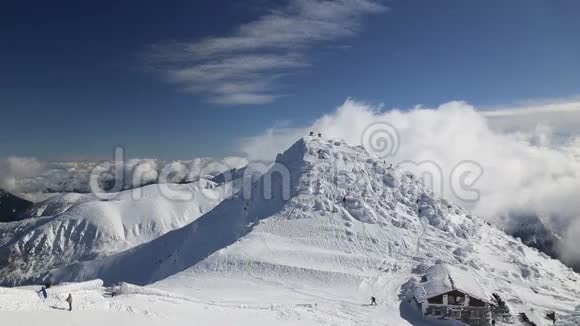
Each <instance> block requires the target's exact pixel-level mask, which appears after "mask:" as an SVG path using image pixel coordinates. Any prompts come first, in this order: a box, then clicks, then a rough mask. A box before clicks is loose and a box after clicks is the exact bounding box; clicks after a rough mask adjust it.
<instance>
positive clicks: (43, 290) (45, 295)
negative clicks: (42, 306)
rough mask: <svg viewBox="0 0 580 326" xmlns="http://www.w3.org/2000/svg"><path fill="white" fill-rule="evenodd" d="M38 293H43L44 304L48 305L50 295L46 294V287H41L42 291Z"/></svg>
mask: <svg viewBox="0 0 580 326" xmlns="http://www.w3.org/2000/svg"><path fill="white" fill-rule="evenodd" d="M36 293H38V294H41V293H42V301H43V302H44V303H46V298H47V297H48V294H47V293H46V287H44V286H43V287H41V288H40V290H38V291H36Z"/></svg>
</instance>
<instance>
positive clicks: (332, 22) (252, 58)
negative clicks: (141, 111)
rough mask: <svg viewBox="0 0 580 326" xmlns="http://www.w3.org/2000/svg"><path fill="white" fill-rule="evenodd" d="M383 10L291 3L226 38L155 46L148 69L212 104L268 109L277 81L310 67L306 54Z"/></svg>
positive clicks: (367, 5)
mask: <svg viewBox="0 0 580 326" xmlns="http://www.w3.org/2000/svg"><path fill="white" fill-rule="evenodd" d="M386 10H387V7H385V6H384V5H383V4H382V3H380V2H378V1H376V0H335V1H328V0H317V1H312V0H311V1H307V0H294V1H291V2H290V3H289V4H288V5H286V6H285V7H283V8H277V9H272V10H271V11H270V12H269V13H268V14H266V15H263V16H261V17H259V18H257V19H256V20H254V21H252V22H250V23H247V24H244V25H241V26H239V27H237V28H236V30H235V31H234V32H233V33H232V34H230V35H227V36H216V37H209V38H206V39H203V40H199V41H193V42H164V43H160V44H155V45H154V46H153V47H152V53H151V55H150V58H151V64H152V65H153V66H154V67H155V69H156V70H159V71H161V73H162V74H163V75H164V77H165V79H166V80H167V81H169V82H173V83H175V84H177V85H179V87H180V89H182V90H184V91H187V92H192V93H199V94H203V95H205V96H206V98H207V99H208V101H210V102H213V103H219V104H226V105H230V104H231V105H234V104H264V103H270V102H272V101H274V100H276V99H277V98H278V97H280V96H283V94H281V93H280V91H278V90H277V89H276V82H277V81H278V80H279V79H280V78H281V77H283V76H285V75H287V74H288V73H290V72H293V71H295V70H296V69H304V68H306V67H308V66H309V65H310V63H309V61H308V52H309V50H310V49H312V48H313V47H315V46H316V45H319V44H321V43H324V42H330V41H334V40H338V39H340V38H343V37H349V36H354V35H356V34H357V33H359V32H360V31H361V29H362V21H363V18H364V17H366V16H368V15H372V14H378V13H382V12H385V11H386Z"/></svg>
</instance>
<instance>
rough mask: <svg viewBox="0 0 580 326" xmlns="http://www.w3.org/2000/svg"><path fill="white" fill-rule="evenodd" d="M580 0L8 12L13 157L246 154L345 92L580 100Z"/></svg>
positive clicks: (478, 100) (3, 16)
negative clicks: (116, 150) (121, 150)
mask: <svg viewBox="0 0 580 326" xmlns="http://www.w3.org/2000/svg"><path fill="white" fill-rule="evenodd" d="M579 35H580V2H578V1H575V0H562V1H548V0H546V1H540V0H526V1H461V0H456V1H451V0H442V1H413V0H405V1H396V0H393V1H384V2H378V1H377V2H375V1H371V0H344V1H338V2H319V1H316V2H315V1H285V2H281V1H272V2H268V1H261V0H255V1H244V3H241V2H240V3H235V4H232V1H215V0H214V1H172V2H170V3H160V2H158V1H124V2H117V1H99V2H96V3H88V2H83V3H79V2H73V1H70V2H69V1H57V2H50V3H49V2H46V1H36V2H34V3H31V2H26V3H17V2H12V3H10V4H5V5H4V6H3V9H2V11H1V12H0V40H2V44H1V45H0V108H1V113H2V119H1V120H0V121H1V125H0V144H1V145H0V158H1V157H6V156H9V155H17V156H34V157H38V158H41V159H48V160H59V159H94V158H108V157H110V156H111V153H112V149H113V147H114V146H115V145H123V146H124V147H125V148H126V150H127V152H128V155H129V156H132V157H159V158H167V159H173V158H191V157H199V156H208V155H212V156H224V155H232V154H237V152H238V148H237V140H239V139H240V138H242V137H248V136H253V135H256V134H259V133H261V132H262V131H263V130H264V129H266V128H268V127H271V126H273V125H276V124H284V123H288V124H290V125H304V124H306V123H308V122H311V121H312V120H314V119H316V118H318V117H319V116H321V115H322V114H324V113H328V112H332V111H333V110H334V109H335V108H336V107H337V106H338V105H340V104H342V103H343V102H344V100H345V99H346V98H347V97H353V98H355V99H359V100H364V101H369V102H371V103H384V105H385V107H387V108H391V107H402V108H408V107H412V106H414V105H416V104H424V105H438V104H441V103H443V102H447V101H450V100H456V99H461V100H466V101H468V102H470V103H472V104H475V105H479V106H497V105H506V104H509V103H514V102H518V101H523V100H530V99H544V98H566V97H570V96H577V95H579V93H580V39H579Z"/></svg>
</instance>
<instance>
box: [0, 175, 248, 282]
mask: <svg viewBox="0 0 580 326" xmlns="http://www.w3.org/2000/svg"><path fill="white" fill-rule="evenodd" d="M236 187H237V186H236V185H233V184H232V183H225V184H222V185H218V184H215V183H214V182H212V181H209V180H205V179H202V180H199V181H197V182H193V183H189V184H181V185H171V191H172V192H171V194H172V197H167V196H165V195H164V194H165V193H162V192H161V190H160V188H159V186H158V185H148V186H144V187H142V188H139V189H134V190H130V191H123V192H121V193H119V194H117V195H116V196H114V198H115V199H114V200H109V201H102V200H99V199H97V198H96V197H94V196H93V195H92V194H65V195H61V196H58V197H54V198H51V199H49V200H47V201H45V202H42V203H40V204H36V205H35V206H34V207H33V208H32V209H31V211H30V212H29V213H30V214H31V215H30V216H36V217H35V218H29V219H26V220H23V221H19V222H13V223H0V284H10V285H13V284H20V283H22V282H24V283H30V282H33V281H36V280H40V279H42V277H43V275H44V274H46V273H47V272H48V271H49V270H50V269H52V268H57V267H62V266H66V265H68V264H71V263H74V262H77V261H83V260H89V259H94V258H96V257H102V256H107V255H111V254H114V253H116V252H120V251H123V250H126V249H128V248H131V247H134V246H137V245H139V244H141V243H145V242H148V241H151V240H153V239H155V238H157V237H158V236H160V235H162V234H165V233H166V232H168V231H170V230H173V229H176V228H180V227H182V226H184V225H186V224H188V223H190V222H191V221H193V220H194V219H195V218H197V217H199V216H201V215H203V214H204V213H205V212H208V211H210V210H211V209H212V208H213V207H214V206H215V205H217V204H218V203H219V202H221V201H222V200H223V199H224V198H226V197H227V196H230V195H231V194H232V192H234V191H235V189H236ZM175 198H180V199H181V200H175Z"/></svg>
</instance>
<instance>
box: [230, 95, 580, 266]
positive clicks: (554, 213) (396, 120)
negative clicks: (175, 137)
mask: <svg viewBox="0 0 580 326" xmlns="http://www.w3.org/2000/svg"><path fill="white" fill-rule="evenodd" d="M575 106H576V103H568V104H565V103H560V104H558V106H556V107H562V108H565V109H562V110H559V111H558V112H561V113H562V114H567V113H570V112H574V113H575V112H576V110H575V109H568V108H573V107H575ZM553 107H554V105H553V104H547V105H546V107H532V109H531V111H530V112H527V111H526V110H525V108H518V110H512V111H506V112H511V113H512V114H504V113H501V112H493V113H492V112H489V111H487V112H481V111H478V110H476V109H475V108H474V107H473V106H471V105H469V104H467V103H464V102H450V103H446V104H443V105H441V106H439V107H437V108H421V107H416V108H414V109H411V110H408V111H400V110H391V111H384V110H383V109H382V108H381V107H376V106H371V105H367V104H364V103H360V102H356V101H353V100H347V101H346V102H345V103H344V104H343V105H341V106H340V107H339V108H338V109H337V110H336V111H335V112H333V113H330V114H327V115H325V116H323V117H321V118H320V119H318V120H316V121H314V122H313V123H312V124H311V125H310V126H307V127H304V128H287V127H286V128H271V129H268V130H266V131H265V132H264V133H263V134H261V135H258V136H256V137H251V138H247V139H245V140H244V141H243V142H242V144H241V146H242V147H241V148H242V150H243V151H244V152H245V153H246V154H247V155H249V156H250V157H251V158H255V159H268V158H270V159H271V158H273V157H275V154H276V153H277V152H278V151H280V150H282V149H284V148H287V147H288V146H289V145H290V144H291V143H293V142H294V141H296V139H298V138H299V137H301V136H303V135H305V134H308V132H309V131H311V130H312V131H314V132H316V133H318V132H321V133H322V134H323V136H324V137H326V138H342V139H344V140H346V141H347V142H349V143H351V144H361V135H363V133H364V130H365V128H366V127H367V126H369V125H371V124H373V123H375V122H378V121H384V122H388V123H389V124H391V125H392V126H394V127H395V128H396V130H397V131H398V136H399V139H400V147H399V150H398V152H397V153H396V155H395V156H394V157H388V158H386V160H388V161H389V162H392V163H395V164H396V163H398V162H405V161H411V162H423V161H433V162H436V163H437V165H438V166H439V167H440V168H441V170H442V171H443V177H444V179H443V180H441V182H442V183H443V184H442V185H441V184H438V183H437V180H435V181H436V182H435V184H434V186H435V189H436V190H437V189H441V192H443V195H444V196H446V197H448V198H452V199H453V198H454V199H455V200H456V201H457V202H458V203H460V204H462V205H464V206H466V207H467V208H469V209H471V210H472V211H473V212H474V213H476V214H478V215H481V216H483V217H485V218H488V219H491V220H494V219H498V220H497V221H499V217H501V216H506V215H510V214H511V215H512V216H518V215H519V216H521V215H522V214H538V215H539V216H542V217H545V218H547V219H549V221H548V222H549V223H551V225H552V226H553V227H555V228H558V229H559V230H560V231H561V232H562V233H564V234H563V235H564V236H565V239H564V240H565V241H564V244H565V246H564V248H562V249H563V254H564V255H565V258H566V259H567V260H568V261H580V253H578V251H577V250H575V248H577V247H576V246H575V239H577V238H578V236H580V219H579V217H580V201H578V200H577V197H578V196H579V195H580V162H579V161H578V160H577V157H578V156H575V155H578V154H579V153H580V146H578V145H580V138H579V137H578V134H580V127H579V126H580V124H578V122H579V121H580V120H576V129H575V130H572V129H570V130H569V132H567V134H566V135H565V136H564V135H562V134H559V135H558V137H555V134H556V131H557V132H558V133H560V132H561V130H560V129H558V128H555V127H552V126H550V122H551V121H555V122H562V121H563V119H561V118H560V117H558V113H557V112H554V111H553V109H552V108H553ZM544 112H548V113H549V114H550V115H551V116H552V118H553V120H550V121H544V120H543V119H541V118H537V117H536V121H535V122H536V125H535V127H533V128H532V127H530V126H532V125H531V124H530V126H527V125H526V126H524V128H523V130H515V129H516V128H517V121H518V120H517V119H516V118H515V117H529V116H530V115H535V114H543V113H544ZM497 116H509V117H513V120H512V124H511V126H512V127H513V128H511V129H512V130H511V131H509V132H508V131H506V130H504V129H501V128H496V127H495V126H494V124H495V123H496V122H497V120H494V118H495V117H497ZM568 118H569V117H568ZM530 123H531V122H530ZM554 138H557V139H554ZM574 154H575V155H574ZM465 160H469V161H474V162H476V163H477V164H479V165H480V166H481V167H482V168H483V171H484V172H483V175H482V176H481V178H480V179H479V180H478V181H477V183H476V185H475V188H476V189H477V190H478V191H479V192H480V200H479V201H476V202H465V201H462V200H461V198H457V196H456V194H455V193H454V192H453V191H452V189H450V187H449V182H448V181H449V180H448V179H447V178H449V176H450V175H451V174H452V170H453V168H454V167H455V166H457V164H458V163H460V162H462V161H465ZM424 171H429V166H420V165H419V166H417V167H415V171H414V172H416V173H422V172H424ZM564 230H567V231H564ZM576 231H577V232H576Z"/></svg>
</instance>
